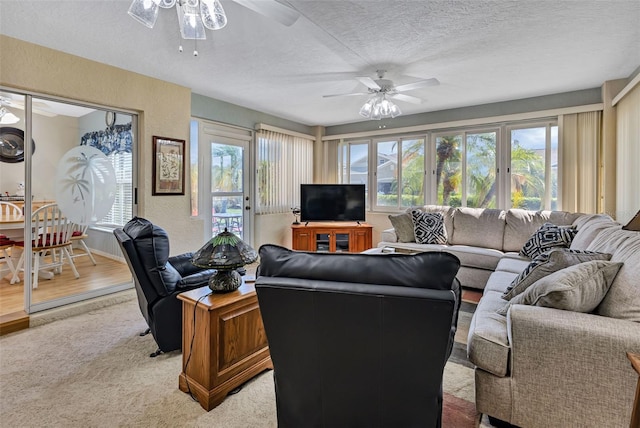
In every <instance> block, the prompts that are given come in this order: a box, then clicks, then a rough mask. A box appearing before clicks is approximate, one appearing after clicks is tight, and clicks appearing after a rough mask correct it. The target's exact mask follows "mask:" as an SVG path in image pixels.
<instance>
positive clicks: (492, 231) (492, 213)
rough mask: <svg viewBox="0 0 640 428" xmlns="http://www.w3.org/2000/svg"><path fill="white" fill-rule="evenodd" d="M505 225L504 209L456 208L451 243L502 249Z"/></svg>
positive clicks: (450, 237)
mask: <svg viewBox="0 0 640 428" xmlns="http://www.w3.org/2000/svg"><path fill="white" fill-rule="evenodd" d="M504 225H505V222H504V211H502V210H495V209H483V208H456V209H455V211H454V213H453V235H452V236H449V243H450V244H454V245H471V246H474V247H482V248H493V249H496V250H502V241H503V237H504Z"/></svg>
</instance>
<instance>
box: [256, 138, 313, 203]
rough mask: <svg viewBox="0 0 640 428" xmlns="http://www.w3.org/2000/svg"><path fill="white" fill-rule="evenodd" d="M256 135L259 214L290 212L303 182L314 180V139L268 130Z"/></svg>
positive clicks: (298, 196)
mask: <svg viewBox="0 0 640 428" xmlns="http://www.w3.org/2000/svg"><path fill="white" fill-rule="evenodd" d="M256 136H257V141H258V154H257V171H258V176H257V180H256V182H257V194H258V197H257V198H256V199H257V208H256V213H257V214H276V213H286V212H290V211H291V208H293V207H296V206H298V205H299V204H300V184H303V183H312V182H313V141H312V140H310V139H306V138H302V137H299V136H292V135H286V134H282V133H279V132H273V131H265V130H262V131H259V132H258V133H257V134H256Z"/></svg>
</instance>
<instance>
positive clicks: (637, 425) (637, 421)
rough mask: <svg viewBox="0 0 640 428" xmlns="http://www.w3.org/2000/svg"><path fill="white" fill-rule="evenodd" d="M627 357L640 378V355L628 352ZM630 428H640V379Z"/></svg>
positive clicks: (639, 379)
mask: <svg viewBox="0 0 640 428" xmlns="http://www.w3.org/2000/svg"><path fill="white" fill-rule="evenodd" d="M627 357H628V358H629V361H631V366H632V367H633V369H634V370H635V371H636V373H638V376H640V354H632V353H631V352H627ZM629 427H630V428H640V377H639V378H638V386H637V387H636V398H635V400H634V402H633V412H632V413H631V423H630V424H629Z"/></svg>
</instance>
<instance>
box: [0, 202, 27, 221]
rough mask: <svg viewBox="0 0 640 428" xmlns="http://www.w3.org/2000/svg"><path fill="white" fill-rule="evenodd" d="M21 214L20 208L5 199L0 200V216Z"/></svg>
mask: <svg viewBox="0 0 640 428" xmlns="http://www.w3.org/2000/svg"><path fill="white" fill-rule="evenodd" d="M20 215H22V208H20V207H19V206H17V205H16V204H13V203H11V202H7V201H0V217H17V216H20Z"/></svg>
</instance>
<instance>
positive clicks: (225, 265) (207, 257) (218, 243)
mask: <svg viewBox="0 0 640 428" xmlns="http://www.w3.org/2000/svg"><path fill="white" fill-rule="evenodd" d="M257 259H258V253H257V252H256V250H254V249H253V248H252V247H251V246H250V245H249V244H247V243H246V242H244V241H243V240H242V239H240V238H239V237H238V236H236V235H235V234H233V233H231V232H229V231H228V230H227V229H226V228H225V229H224V232H222V233H219V234H218V235H216V236H214V237H213V238H211V239H210V240H209V241H208V242H207V243H206V244H204V246H203V247H202V248H200V249H199V250H198V251H197V252H196V253H195V254H194V255H193V257H192V259H191V263H193V264H194V265H196V266H198V267H203V268H209V269H211V268H213V269H217V270H218V272H216V274H215V275H212V276H211V278H210V279H209V288H210V289H211V290H212V291H219V292H227V291H233V290H236V289H237V288H238V287H240V285H242V279H241V277H240V274H239V273H238V272H236V270H235V269H237V268H239V267H242V266H244V265H246V264H249V263H253V262H255V261H256V260H257Z"/></svg>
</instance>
